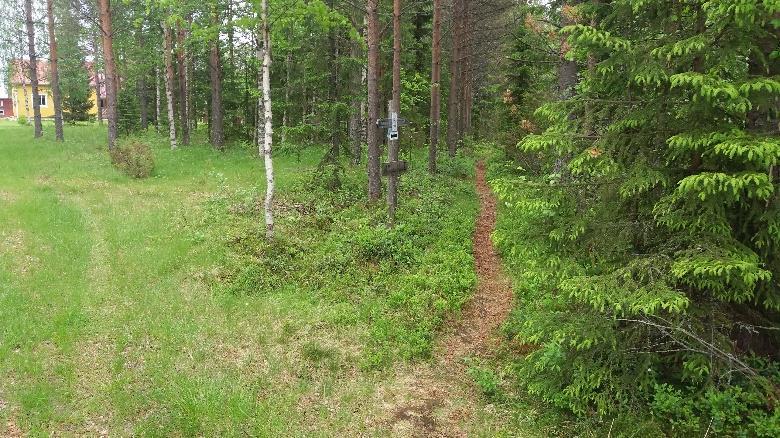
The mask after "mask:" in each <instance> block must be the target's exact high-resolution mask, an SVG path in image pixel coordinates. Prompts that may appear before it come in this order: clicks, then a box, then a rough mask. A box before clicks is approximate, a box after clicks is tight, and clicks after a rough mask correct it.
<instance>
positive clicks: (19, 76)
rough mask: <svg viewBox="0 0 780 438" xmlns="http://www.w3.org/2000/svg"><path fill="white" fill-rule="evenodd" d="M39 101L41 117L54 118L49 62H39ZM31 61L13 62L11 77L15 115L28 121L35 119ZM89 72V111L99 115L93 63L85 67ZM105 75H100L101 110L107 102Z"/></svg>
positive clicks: (91, 113)
mask: <svg viewBox="0 0 780 438" xmlns="http://www.w3.org/2000/svg"><path fill="white" fill-rule="evenodd" d="M37 64H38V65H37V72H38V99H39V101H40V102H39V103H40V109H41V117H54V100H53V99H54V98H53V97H52V94H51V84H50V83H49V63H48V61H38V63H37ZM29 66H30V61H28V60H25V59H15V60H14V61H13V62H12V67H11V68H12V69H13V74H12V75H11V93H10V94H11V99H12V101H13V107H14V115H15V116H16V117H19V116H25V117H27V118H28V119H29V118H31V117H33V93H32V85H30V67H29ZM84 68H86V69H87V70H88V72H89V86H90V95H89V100H90V102H92V108H90V109H89V114H90V115H93V116H94V115H97V108H98V106H97V105H96V104H97V103H98V101H97V93H96V92H95V88H96V87H95V79H96V78H95V74H94V73H93V68H92V63H91V62H89V63H86V65H85V66H84ZM102 76H103V75H102V74H100V75H98V80H99V81H100V94H101V99H100V103H101V108H102V106H103V105H102V104H103V103H104V100H105V88H104V83H103V77H102Z"/></svg>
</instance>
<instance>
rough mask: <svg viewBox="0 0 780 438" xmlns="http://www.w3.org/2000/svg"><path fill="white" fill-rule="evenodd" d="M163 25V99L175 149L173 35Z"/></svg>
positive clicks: (172, 145) (172, 144) (172, 146)
mask: <svg viewBox="0 0 780 438" xmlns="http://www.w3.org/2000/svg"><path fill="white" fill-rule="evenodd" d="M162 27H163V58H164V60H165V99H166V102H167V103H168V135H169V138H170V141H171V149H176V148H177V146H178V145H177V144H176V114H175V113H174V103H173V54H172V52H173V35H172V33H173V32H172V31H171V28H170V27H169V26H168V25H167V24H166V23H165V22H163V23H162Z"/></svg>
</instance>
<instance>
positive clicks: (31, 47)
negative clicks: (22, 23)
mask: <svg viewBox="0 0 780 438" xmlns="http://www.w3.org/2000/svg"><path fill="white" fill-rule="evenodd" d="M24 12H25V15H26V25H27V56H29V57H30V86H31V87H32V97H33V123H34V125H35V138H38V137H41V136H43V126H42V125H41V101H40V97H39V94H38V58H37V57H36V54H35V27H33V17H32V0H25V2H24Z"/></svg>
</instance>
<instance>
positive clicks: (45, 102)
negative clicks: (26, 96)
mask: <svg viewBox="0 0 780 438" xmlns="http://www.w3.org/2000/svg"><path fill="white" fill-rule="evenodd" d="M41 100H43V102H41ZM48 103H49V96H47V95H46V94H39V95H38V106H39V107H41V108H46V107H48V106H49V105H48Z"/></svg>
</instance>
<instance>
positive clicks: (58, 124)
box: [46, 0, 65, 141]
mask: <svg viewBox="0 0 780 438" xmlns="http://www.w3.org/2000/svg"><path fill="white" fill-rule="evenodd" d="M53 3H54V2H53V0H46V15H47V21H46V24H47V28H48V30H49V57H50V58H51V59H50V61H49V66H50V69H51V97H52V99H53V100H54V132H55V136H56V139H57V140H58V141H63V140H64V139H65V138H64V135H63V133H62V92H61V90H60V75H59V71H58V69H57V62H58V59H57V37H56V36H55V34H54V5H53Z"/></svg>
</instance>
